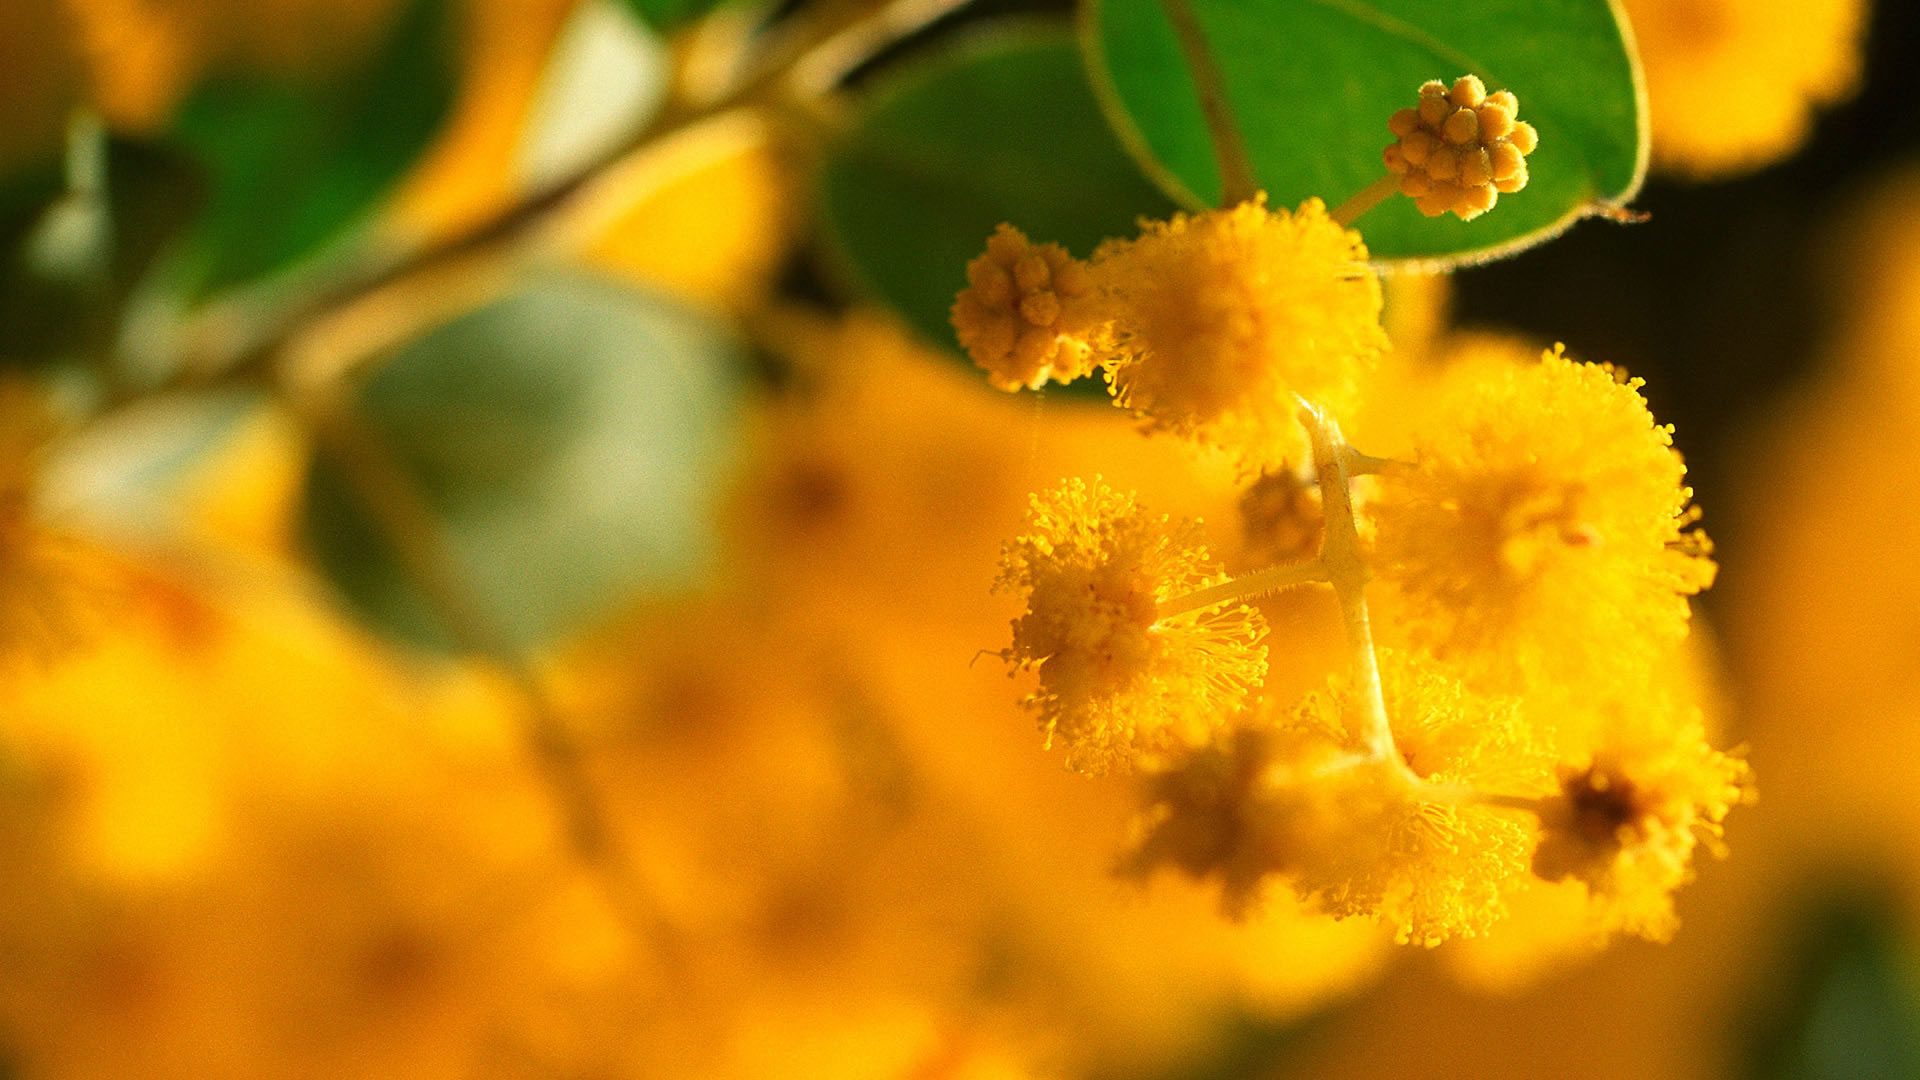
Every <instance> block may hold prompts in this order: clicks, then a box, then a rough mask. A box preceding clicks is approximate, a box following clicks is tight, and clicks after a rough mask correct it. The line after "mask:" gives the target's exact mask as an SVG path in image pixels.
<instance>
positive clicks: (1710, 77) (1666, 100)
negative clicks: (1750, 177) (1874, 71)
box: [1623, 0, 1867, 180]
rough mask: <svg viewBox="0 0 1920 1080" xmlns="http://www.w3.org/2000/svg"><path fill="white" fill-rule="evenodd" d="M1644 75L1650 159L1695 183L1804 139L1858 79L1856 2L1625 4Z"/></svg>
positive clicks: (1860, 6)
mask: <svg viewBox="0 0 1920 1080" xmlns="http://www.w3.org/2000/svg"><path fill="white" fill-rule="evenodd" d="M1623 6H1624V7H1625V8H1626V13H1627V17H1628V21H1630V22H1631V23H1632V24H1633V33H1634V37H1635V38H1636V44H1637V45H1638V46H1639V52H1640V61H1641V65H1642V67H1643V68H1644V69H1645V71H1646V77H1647V104H1648V107H1649V110H1650V111H1651V113H1652V121H1653V125H1652V126H1653V162H1654V165H1655V166H1656V167H1658V168H1660V169H1662V170H1664V171H1668V172H1673V173H1678V174H1681V175H1684V176H1688V177H1692V178H1694V179H1699V180H1710V179H1718V178H1721V177H1726V176H1731V175H1734V174H1737V173H1742V172H1749V171H1751V170H1753V169H1757V168H1759V167H1761V166H1763V165H1767V164H1770V163H1772V162H1774V161H1778V160H1779V159H1781V158H1783V157H1786V156H1787V155H1788V154H1790V153H1792V152H1793V151H1794V150H1796V149H1798V148H1799V146H1800V144H1801V143H1802V142H1804V141H1805V140H1806V137H1807V132H1808V131H1809V130H1810V129H1811V128H1812V126H1813V117H1814V111H1815V110H1816V109H1818V108H1820V107H1823V106H1827V105H1833V104H1835V103H1837V102H1840V101H1842V100H1844V99H1846V98H1847V97H1848V96H1850V95H1851V94H1852V93H1853V91H1854V90H1855V88H1856V87H1858V85H1859V82H1860V68H1861V38H1862V37H1863V36H1864V34H1865V31H1866V23H1867V4H1866V3H1864V2H1863V0H1684V2H1682V0H1623Z"/></svg>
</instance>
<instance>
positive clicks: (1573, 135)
mask: <svg viewBox="0 0 1920 1080" xmlns="http://www.w3.org/2000/svg"><path fill="white" fill-rule="evenodd" d="M1190 2H1191V4H1192V8H1193V12H1194V16H1195V18H1196V19H1197V20H1198V22H1199V23H1200V27H1201V32H1202V34H1203V35H1204V36H1205V38H1206V43H1207V46H1208V50H1209V52H1210V53H1211V55H1212V57H1213V61H1214V65H1215V66H1216V67H1217V68H1218V69H1219V72H1220V77H1221V80H1222V82H1223V84H1224V92H1225V95H1226V98H1227V104H1228V108H1229V110H1230V112H1231V113H1232V116H1233V121H1234V125H1235V127H1236V128H1237V129H1238V130H1239V132H1240V134H1241V136H1242V138H1243V140H1244V141H1245V144H1246V150H1247V156H1248V157H1249V159H1250V160H1251V163H1252V166H1253V172H1254V176H1255V179H1256V180H1257V181H1258V183H1259V184H1260V186H1261V187H1263V188H1264V189H1265V190H1266V191H1267V192H1268V194H1269V196H1270V198H1271V199H1272V201H1273V203H1274V204H1275V205H1277V206H1294V205H1297V204H1299V203H1300V202H1302V201H1304V200H1306V199H1307V198H1309V197H1311V196H1319V197H1321V198H1323V199H1325V200H1326V203H1327V205H1328V206H1337V205H1338V204H1339V203H1341V202H1343V201H1344V200H1345V199H1347V198H1348V197H1349V196H1351V195H1353V194H1355V193H1357V192H1358V191H1360V190H1361V189H1362V188H1364V187H1366V186H1367V185H1368V184H1369V183H1371V182H1373V181H1374V180H1375V179H1377V178H1379V177H1380V176H1381V175H1382V174H1383V173H1384V172H1385V169H1384V167H1383V166H1382V165H1381V161H1380V151H1381V150H1382V149H1383V148H1384V147H1385V146H1386V145H1387V143H1389V142H1391V141H1392V136H1391V135H1390V134H1389V133H1388V132H1387V118H1388V117H1390V116H1392V115H1393V112H1394V110H1396V109H1400V108H1405V107H1408V106H1411V105H1413V104H1414V103H1415V102H1416V101H1417V100H1418V91H1419V88H1420V84H1421V83H1423V82H1425V81H1426V80H1428V79H1441V80H1445V81H1449V82H1450V81H1452V80H1453V79H1454V78H1456V77H1458V76H1460V75H1465V74H1469V73H1471V74H1476V75H1479V76H1481V77H1482V78H1483V79H1485V80H1486V82H1487V85H1488V86H1489V88H1492V89H1508V90H1512V91H1513V92H1514V93H1515V94H1517V95H1518V96H1519V98H1520V115H1521V118H1522V119H1525V120H1528V121H1530V122H1531V123H1533V125H1534V126H1535V127H1537V128H1539V130H1540V147H1539V149H1538V150H1536V151H1535V152H1534V153H1533V155H1532V156H1530V157H1529V158H1528V159H1527V164H1528V167H1529V172H1530V174H1531V177H1532V178H1531V180H1530V181H1529V182H1528V184H1527V186H1526V188H1525V189H1524V190H1522V191H1519V192H1516V193H1514V194H1512V195H1503V196H1501V197H1500V203H1499V205H1498V206H1496V207H1495V208H1494V209H1493V211H1492V212H1491V213H1488V214H1485V215H1483V216H1481V217H1479V218H1477V219H1475V220H1473V221H1460V220H1458V219H1457V218H1454V217H1453V216H1452V215H1447V216H1445V217H1438V218H1427V217H1422V216H1421V215H1420V213H1419V211H1418V210H1416V209H1415V208H1414V206H1413V202H1412V200H1410V199H1404V198H1398V197H1396V198H1393V199H1390V200H1388V201H1387V202H1386V203H1384V204H1382V205H1381V206H1380V207H1378V208H1377V209H1375V210H1373V211H1372V212H1371V213H1369V214H1368V215H1367V216H1366V217H1365V218H1363V219H1362V220H1361V222H1360V230H1361V232H1363V233H1364V234H1365V235H1366V238H1367V246H1368V247H1369V249H1370V250H1371V251H1372V253H1373V254H1374V255H1375V256H1376V257H1379V258H1382V259H1402V258H1406V259H1432V260H1446V261H1474V260H1480V259H1486V258H1492V257H1496V256H1499V255H1502V254H1507V253H1510V252H1512V251H1516V250H1519V249H1521V248H1524V247H1528V246H1531V245H1533V244H1536V243H1539V242H1540V241H1542V240H1544V239H1547V238H1549V237H1552V236H1554V235H1556V234H1558V233H1559V232H1561V231H1562V230H1564V229H1565V228H1566V227H1567V226H1568V225H1570V224H1572V223H1573V222H1574V221H1575V220H1577V219H1579V218H1580V217H1581V216H1583V215H1585V214H1587V213H1588V212H1590V211H1591V210H1592V209H1594V208H1595V207H1597V206H1603V205H1604V206H1617V205H1620V204H1623V203H1624V202H1626V201H1627V200H1628V199H1630V198H1632V197H1633V195H1634V194H1635V193H1637V192H1638V191H1639V188H1640V181H1641V178H1642V176H1643V174H1644V173H1645V171H1646V153H1647V151H1646V147H1647V144H1646V130H1647V128H1646V122H1647V118H1646V109H1645V102H1644V101H1643V100H1642V99H1641V97H1640V95H1639V94H1638V92H1637V91H1636V89H1635V87H1636V82H1637V80H1636V70H1635V69H1636V66H1637V60H1636V59H1635V58H1634V56H1633V54H1632V51H1631V49H1630V48H1629V47H1628V45H1627V43H1626V40H1625V37H1624V34H1623V32H1622V30H1621V27H1620V24H1619V21H1618V19H1617V18H1616V16H1615V13H1614V10H1613V6H1612V5H1611V4H1610V3H1609V2H1608V0H1503V2H1500V3H1454V4H1436V3H1430V2H1428V0H1317V2H1312V3H1305V2H1301V0H1190ZM1081 40H1082V44H1083V46H1084V47H1085V49H1086V52H1087V57H1088V66H1089V68H1090V69H1091V70H1092V72H1093V79H1094V84H1095V87H1096V89H1097V90H1098V91H1099V92H1100V95H1101V99H1102V104H1103V105H1105V106H1106V108H1107V113H1108V116H1109V118H1110V119H1111V121H1112V122H1113V124H1114V125H1115V127H1116V128H1117V129H1118V130H1119V131H1120V132H1121V133H1122V134H1123V137H1124V138H1125V140H1126V141H1127V143H1128V145H1129V146H1130V147H1131V148H1133V149H1134V150H1135V151H1136V153H1137V154H1138V155H1139V156H1140V158H1141V160H1142V161H1143V163H1145V164H1146V166H1147V167H1148V168H1149V169H1150V170H1151V171H1152V174H1153V175H1154V176H1155V178H1156V179H1157V180H1159V181H1160V182H1161V184H1162V185H1163V186H1164V187H1165V188H1166V189H1167V190H1168V191H1169V192H1171V193H1172V194H1173V195H1174V196H1175V197H1176V198H1178V199H1180V200H1181V201H1182V202H1184V203H1185V204H1186V205H1188V206H1189V207H1192V208H1196V209H1197V208H1200V207H1204V206H1210V205H1213V204H1215V203H1217V202H1218V201H1219V197H1220V175H1219V169H1218V166H1217V164H1216V160H1215V158H1214V152H1213V149H1212V144H1211V142H1210V141H1209V139H1208V135H1207V127H1206V122H1205V120H1204V118H1203V117H1202V114H1201V111H1200V103H1199V98H1198V96H1197V94H1196V93H1195V90H1194V80H1193V76H1192V75H1191V73H1190V72H1189V69H1188V67H1187V64H1186V61H1185V59H1184V57H1183V54H1182V51H1181V49H1180V45H1179V42H1178V39H1177V38H1176V37H1175V36H1174V32H1173V27H1172V25H1171V24H1170V23H1169V22H1168V19H1167V15H1166V11H1165V9H1164V7H1163V6H1162V0H1088V5H1087V7H1086V8H1085V13H1084V18H1083V20H1082V25H1081Z"/></svg>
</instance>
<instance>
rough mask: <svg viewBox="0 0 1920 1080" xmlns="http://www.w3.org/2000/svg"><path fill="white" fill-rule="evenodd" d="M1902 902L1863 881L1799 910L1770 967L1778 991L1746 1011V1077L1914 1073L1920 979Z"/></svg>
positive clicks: (1872, 1078)
mask: <svg viewBox="0 0 1920 1080" xmlns="http://www.w3.org/2000/svg"><path fill="white" fill-rule="evenodd" d="M1901 907H1902V905H1901V904H1900V903H1899V902H1898V901H1897V899H1896V898H1895V897H1893V896H1892V895H1890V894H1888V893H1886V892H1882V891H1880V890H1875V889H1868V888H1862V889H1860V890H1858V891H1857V892H1847V893H1841V894H1838V895H1833V896H1829V897H1827V898H1825V899H1824V900H1823V901H1822V902H1821V903H1819V904H1817V905H1815V906H1814V907H1813V908H1812V909H1811V910H1810V911H1808V912H1805V913H1803V914H1802V915H1801V916H1800V918H1799V919H1798V920H1797V925H1796V926H1795V927H1794V932H1793V935H1792V937H1793V940H1792V941H1791V942H1790V951H1789V954H1788V955H1787V956H1786V957H1784V958H1782V959H1783V960H1784V962H1782V963H1778V964H1776V965H1774V967H1773V968H1772V970H1773V971H1774V972H1775V973H1776V976H1775V978H1776V979H1777V982H1776V983H1775V985H1774V986H1773V991H1774V994H1775V995H1776V996H1775V997H1774V998H1773V999H1772V1000H1769V1001H1767V1002H1765V1003H1764V1005H1763V1006H1762V1007H1761V1008H1759V1009H1756V1010H1754V1012H1753V1013H1752V1014H1751V1015H1749V1016H1748V1018H1747V1019H1748V1021H1749V1028H1748V1036H1749V1037H1748V1042H1747V1047H1746V1049H1747V1052H1748V1057H1747V1069H1746V1076H1747V1077H1748V1078H1749V1080H1910V1078H1912V1077H1915V1076H1920V994H1917V993H1916V990H1920V987H1917V986H1916V979H1915V970H1914V962H1913V956H1912V953H1911V951H1910V949H1911V941H1910V940H1908V939H1907V938H1905V937H1904V936H1903V934H1902V932H1901V920H1900V918H1899V915H1898V913H1899V911H1900V910H1901Z"/></svg>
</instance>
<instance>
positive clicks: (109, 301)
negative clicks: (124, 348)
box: [0, 138, 204, 367]
mask: <svg viewBox="0 0 1920 1080" xmlns="http://www.w3.org/2000/svg"><path fill="white" fill-rule="evenodd" d="M105 164H106V177H105V187H106V197H105V213H104V218H105V222H104V224H105V226H106V230H107V242H108V244H109V258H108V263H107V267H106V271H107V272H106V276H105V278H104V280H86V279H82V280H74V279H67V278H59V277H49V276H47V275H46V274H44V273H42V272H40V271H39V270H38V269H36V267H35V265H34V260H32V259H30V258H28V257H27V254H28V252H27V247H28V245H29V244H30V243H31V242H32V241H33V240H34V239H36V238H37V234H38V233H39V230H41V229H42V228H43V227H44V226H45V224H46V222H47V217H48V215H49V214H50V213H57V212H58V210H59V208H60V207H61V206H62V203H63V201H64V200H68V199H71V198H72V197H73V193H70V192H68V191H67V190H66V185H65V182H64V181H63V179H62V177H61V174H60V169H59V167H58V166H57V165H55V164H49V165H48V166H46V167H45V168H44V169H41V170H36V171H34V172H32V173H29V174H25V175H22V176H17V177H15V178H13V179H12V180H11V181H9V182H7V183H4V184H0V252H4V253H5V256H6V257H5V260H4V262H3V263H0V326H4V327H6V333H5V335H4V337H0V364H7V365H12V366H24V367H37V366H41V365H44V364H47V363H49V362H54V361H60V360H74V359H86V358H92V359H98V358H99V357H101V356H103V355H105V353H106V351H107V350H108V349H110V348H111V346H112V344H113V342H114V339H115V337H116V335H117V334H118V333H119V329H120V319H121V316H122V313H123V311H124V309H125V306H126V303H127V300H128V298H129V296H130V295H131V294H132V292H133V290H134V289H135V288H136V287H137V286H138V285H139V284H140V282H141V280H142V279H143V278H144V276H145V275H146V273H147V271H148V269H149V267H151V266H152V265H153V262H154V260H155V259H156V258H157V257H158V256H159V254H160V252H161V251H162V250H163V248H164V246H165V245H166V244H167V242H168V241H170V240H172V239H173V238H175V237H176V236H177V235H178V234H179V231H180V230H181V229H182V228H183V227H184V226H185V225H186V223H187V222H188V221H190V220H191V219H192V217H193V216H194V214H195V213H196V212H197V210H198V208H199V206H200V205H201V201H202V196H203V194H204V188H203V185H202V182H201V177H200V175H199V173H198V172H197V171H196V170H195V169H194V168H193V165H192V163H191V162H189V161H187V159H186V158H185V157H184V156H182V155H181V154H180V153H179V152H178V151H177V150H173V149H171V148H168V147H165V146H160V145H157V144H153V143H143V142H138V141H133V140H127V139H119V138H114V139H110V140H108V142H107V145H106V163H105Z"/></svg>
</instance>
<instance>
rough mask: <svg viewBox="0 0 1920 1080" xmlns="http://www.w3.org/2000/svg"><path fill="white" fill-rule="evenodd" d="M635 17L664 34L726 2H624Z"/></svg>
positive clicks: (687, 0)
mask: <svg viewBox="0 0 1920 1080" xmlns="http://www.w3.org/2000/svg"><path fill="white" fill-rule="evenodd" d="M624 2H625V3H626V5H627V7H628V8H630V9H632V11H633V13H634V14H635V15H638V16H640V17H641V18H642V19H645V20H646V21H647V25H648V26H651V27H653V28H654V29H655V30H659V31H662V32H665V31H668V30H672V29H675V28H676V27H680V26H684V25H686V24H687V23H690V22H692V21H693V20H695V19H697V18H699V17H700V16H702V15H705V14H706V13H707V12H709V11H712V10H713V9H714V8H717V7H719V6H720V5H721V4H723V3H725V2H726V0H624Z"/></svg>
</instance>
